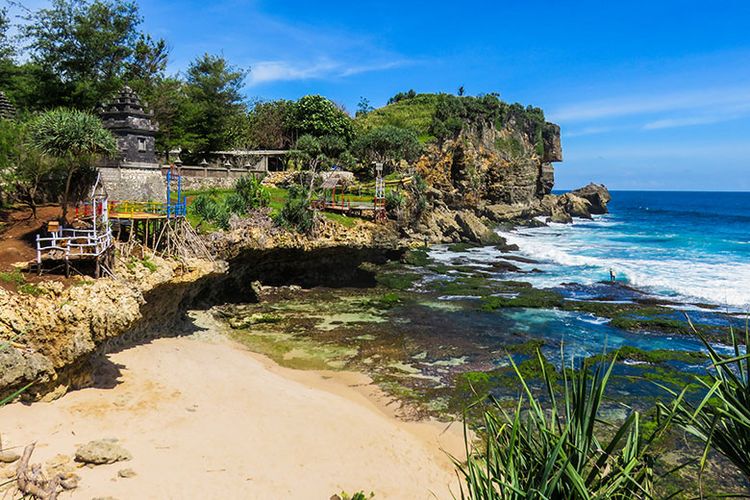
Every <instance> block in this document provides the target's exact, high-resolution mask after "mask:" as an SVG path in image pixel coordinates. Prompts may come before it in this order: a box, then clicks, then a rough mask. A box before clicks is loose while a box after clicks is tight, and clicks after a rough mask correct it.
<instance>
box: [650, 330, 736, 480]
mask: <svg viewBox="0 0 750 500" xmlns="http://www.w3.org/2000/svg"><path fill="white" fill-rule="evenodd" d="M688 322H689V324H690V327H691V328H692V330H693V332H695V334H696V335H697V336H698V337H699V338H700V339H701V341H702V342H703V345H704V346H705V347H706V349H707V350H708V354H709V357H710V359H711V369H710V370H709V372H708V374H707V376H706V377H696V380H697V382H698V383H699V384H701V385H702V386H703V387H704V388H705V389H706V395H705V396H704V397H703V399H702V400H701V401H700V402H699V403H697V404H693V403H691V402H689V401H687V400H686V398H685V395H686V392H687V389H683V390H682V392H680V393H679V394H677V393H675V392H674V391H671V390H669V389H668V388H665V389H666V390H668V391H669V392H671V393H672V394H673V395H674V396H675V399H674V401H673V402H672V404H671V405H670V406H669V407H668V406H666V405H663V404H661V405H659V407H660V410H662V411H663V412H665V413H668V414H672V415H673V420H674V421H675V423H677V424H678V425H679V426H680V427H681V428H682V429H684V430H685V431H686V432H687V433H688V434H691V435H693V436H695V437H697V438H698V439H700V440H701V441H702V442H703V443H704V445H705V446H704V449H703V455H702V457H701V461H700V465H701V473H702V472H703V471H704V470H705V468H706V463H707V460H708V454H709V451H710V450H712V449H714V450H716V451H717V452H719V453H721V454H722V455H724V456H725V457H726V458H727V459H729V460H730V461H731V462H732V463H733V464H734V465H735V466H737V468H738V469H739V470H740V471H741V472H742V474H744V475H745V477H746V478H747V479H748V481H750V354H748V353H747V352H745V354H742V352H741V351H742V346H741V342H740V337H738V336H737V335H736V334H735V330H734V328H730V336H731V342H732V346H733V354H732V355H726V356H725V355H721V354H719V353H718V352H716V350H715V349H714V347H713V346H712V345H711V344H710V343H709V342H708V340H707V339H706V338H705V337H704V336H703V335H702V334H701V333H700V332H698V331H697V330H696V328H695V326H694V325H693V323H692V322H690V320H689V319H688ZM742 340H744V342H745V350H747V346H748V345H750V327H749V325H748V324H746V325H745V335H744V339H742ZM701 478H702V474H701ZM701 488H702V482H701Z"/></svg>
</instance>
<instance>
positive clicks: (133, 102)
mask: <svg viewBox="0 0 750 500" xmlns="http://www.w3.org/2000/svg"><path fill="white" fill-rule="evenodd" d="M99 116H100V117H101V119H102V123H103V124H104V127H105V128H107V129H109V131H111V132H112V134H113V135H114V136H115V137H116V138H117V144H118V146H119V149H120V157H119V158H114V160H115V161H119V162H122V163H125V164H137V165H138V166H145V167H149V166H150V167H152V168H159V165H158V163H157V161H156V133H157V132H158V131H159V126H158V124H157V123H155V122H154V121H153V120H152V119H153V116H154V114H153V112H151V111H147V110H146V109H144V106H143V104H142V103H141V100H140V99H139V98H138V95H137V94H136V93H135V92H134V91H133V89H131V88H130V87H128V86H127V85H126V86H124V87H123V88H122V90H120V92H118V93H117V95H115V97H114V98H113V99H112V101H111V102H109V103H106V104H104V105H103V106H102V107H100V108H99Z"/></svg>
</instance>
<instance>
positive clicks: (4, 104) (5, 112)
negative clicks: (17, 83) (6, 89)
mask: <svg viewBox="0 0 750 500" xmlns="http://www.w3.org/2000/svg"><path fill="white" fill-rule="evenodd" d="M14 116H16V108H15V106H13V104H11V103H10V101H9V100H8V98H7V97H5V94H4V93H3V91H2V90H0V118H13V117H14Z"/></svg>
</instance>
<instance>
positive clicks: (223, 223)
mask: <svg viewBox="0 0 750 500" xmlns="http://www.w3.org/2000/svg"><path fill="white" fill-rule="evenodd" d="M228 198H235V193H233V194H232V195H230V196H229V197H228ZM230 204H231V205H234V206H237V205H238V204H241V202H240V201H239V200H237V199H236V198H235V199H234V200H231V201H230V200H229V199H225V200H223V201H221V200H217V199H216V198H214V197H212V196H211V195H210V194H209V193H203V194H200V195H198V196H196V198H195V199H194V200H193V203H192V204H191V205H190V212H191V213H193V214H194V215H197V216H198V217H200V218H201V219H203V220H204V221H207V222H210V223H212V224H215V225H216V226H218V227H220V228H221V229H227V228H228V227H229V217H230V215H231V214H232V212H230V209H229V206H230Z"/></svg>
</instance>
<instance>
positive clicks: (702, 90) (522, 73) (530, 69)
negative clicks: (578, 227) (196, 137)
mask: <svg viewBox="0 0 750 500" xmlns="http://www.w3.org/2000/svg"><path fill="white" fill-rule="evenodd" d="M140 6H141V11H142V13H143V14H144V16H145V19H146V20H145V28H146V30H147V31H148V32H150V33H152V34H154V35H157V36H161V37H163V38H165V39H166V40H167V41H168V42H169V44H170V46H171V49H172V51H171V65H170V70H171V71H173V72H176V71H180V70H182V69H184V68H185V67H186V66H187V64H188V63H189V61H190V60H191V59H193V58H194V57H195V56H196V55H197V54H200V53H203V52H210V53H222V54H223V55H224V56H226V57H227V58H228V59H229V60H230V61H231V62H232V63H234V64H235V65H238V66H241V67H245V68H250V70H251V72H250V74H249V77H248V80H247V83H248V85H247V89H246V90H247V95H248V98H262V99H274V98H280V97H283V98H297V97H299V96H302V95H305V94H309V93H320V94H323V95H326V96H328V97H330V98H331V99H333V100H335V101H337V102H339V103H341V104H343V105H345V106H346V108H347V109H348V110H349V111H351V112H353V111H354V110H355V109H356V104H357V102H358V100H359V98H360V96H364V97H367V98H368V99H369V100H370V101H371V102H372V104H373V105H375V106H379V105H382V104H384V103H385V101H386V100H387V99H388V97H390V96H391V95H393V94H394V93H396V92H398V91H402V90H407V89H409V88H414V89H415V90H417V91H418V92H441V91H442V92H455V91H456V89H457V88H458V87H459V86H460V85H463V86H464V87H465V88H466V92H467V93H469V94H479V93H487V92H499V93H500V95H501V97H502V98H503V99H505V100H507V101H518V102H521V103H523V104H533V105H536V106H539V107H542V108H543V109H544V110H545V113H546V115H547V118H548V120H550V121H554V122H556V123H559V124H560V125H561V127H562V130H563V151H564V156H565V161H564V162H563V163H561V164H558V167H557V179H558V182H557V187H558V188H562V189H566V188H572V187H577V186H580V185H582V184H585V183H587V182H589V181H599V182H604V183H606V184H607V185H608V186H609V187H610V188H614V189H682V190H750V177H749V176H748V173H749V171H750V169H749V168H748V167H750V2H747V1H722V2H711V3H709V2H705V1H703V2H696V1H680V2H677V1H659V0H650V1H648V2H642V1H630V2H601V1H597V2H593V1H578V2H562V1H540V0H538V1H536V2H529V1H505V2H503V1H495V2H490V1H475V2H457V1H453V2H443V1H431V2H421V1H419V2H404V1H401V2H394V1H378V2H375V1H367V0H365V1H359V2H351V1H348V2H343V1H331V2H309V1H283V2H281V1H261V0H223V1H218V2H205V1H198V0H187V1H177V0H149V1H146V0H141V1H140Z"/></svg>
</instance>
